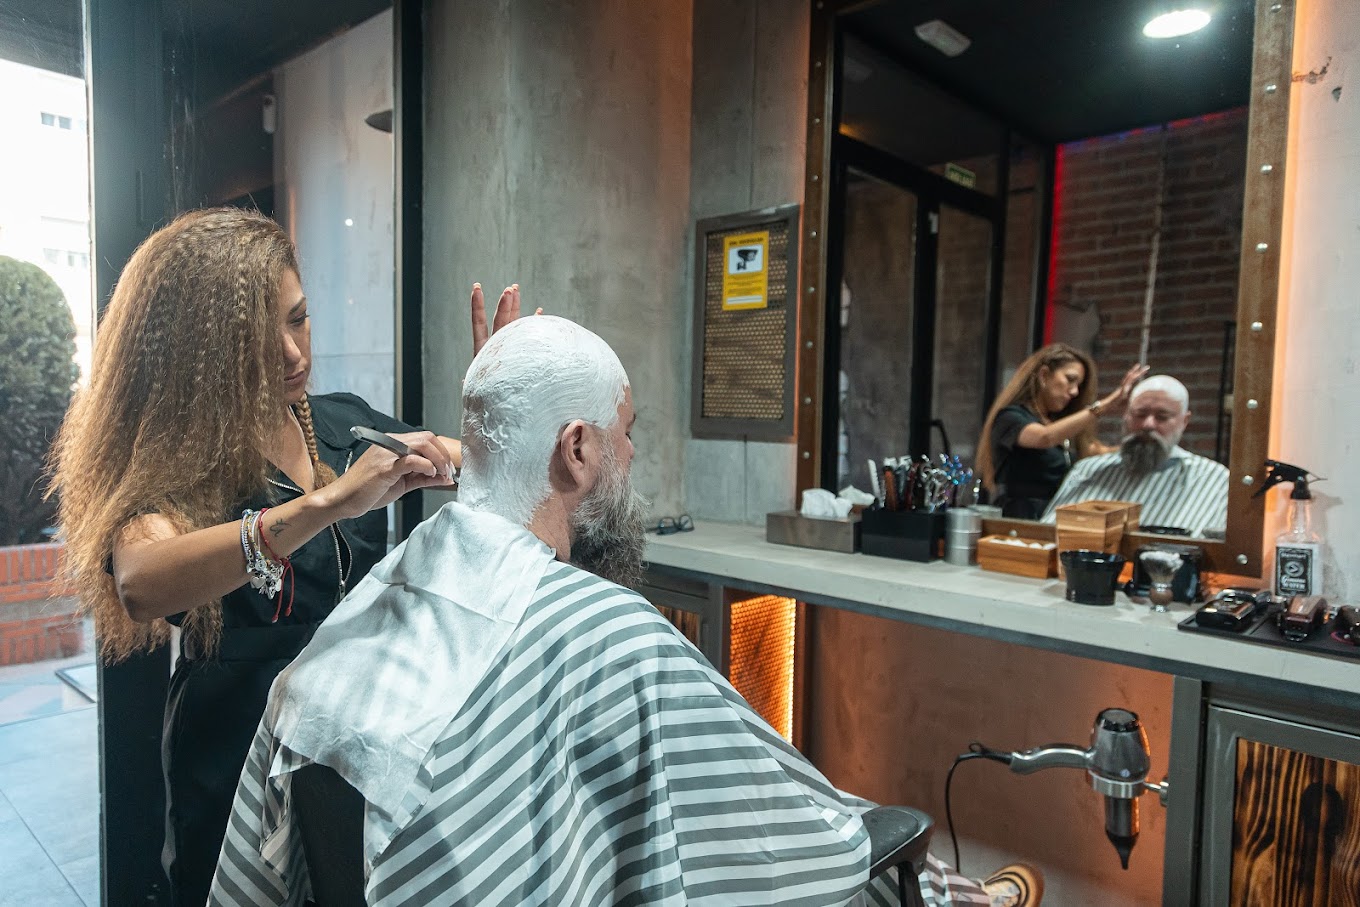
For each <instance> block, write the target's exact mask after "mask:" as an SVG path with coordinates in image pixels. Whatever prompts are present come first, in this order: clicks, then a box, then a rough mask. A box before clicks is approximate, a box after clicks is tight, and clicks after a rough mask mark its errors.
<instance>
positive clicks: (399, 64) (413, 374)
mask: <svg viewBox="0 0 1360 907" xmlns="http://www.w3.org/2000/svg"><path fill="white" fill-rule="evenodd" d="M392 13H393V15H392V22H393V26H392V33H393V47H392V80H393V84H392V139H393V146H392V147H393V151H392V166H393V186H394V187H395V191H396V198H395V199H394V203H395V205H396V220H395V230H394V231H393V232H394V234H395V239H396V250H395V256H394V259H393V260H394V261H395V263H396V274H395V275H394V278H395V279H394V286H395V290H396V303H397V304H396V315H397V324H396V370H397V374H396V388H397V418H398V419H401V420H402V421H403V422H406V423H408V424H411V425H420V424H421V423H422V422H424V421H425V376H424V336H423V322H424V297H425V281H424V276H425V269H424V232H423V227H424V217H425V213H424V206H423V204H422V202H423V191H424V183H425V0H395V2H394V3H393V6H392ZM423 497H424V496H423V495H422V494H421V492H419V491H415V492H411V493H410V494H407V495H406V496H405V497H403V498H402V499H401V500H399V501H397V515H396V528H397V538H398V539H399V540H400V539H404V538H406V536H408V535H409V534H410V533H411V530H412V529H414V528H415V527H416V525H417V524H418V523H419V522H420V521H421V520H422V519H423V518H424V515H425V513H424V500H423Z"/></svg>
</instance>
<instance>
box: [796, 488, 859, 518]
mask: <svg viewBox="0 0 1360 907" xmlns="http://www.w3.org/2000/svg"><path fill="white" fill-rule="evenodd" d="M850 506H851V504H850V502H849V501H846V500H842V499H841V498H838V497H836V496H835V495H834V494H832V493H831V492H829V491H827V490H826V489H824V488H809V489H808V490H807V491H805V492H803V507H802V509H801V510H800V511H799V512H800V513H801V514H802V515H803V516H805V517H811V518H812V519H815V520H838V519H842V518H844V517H846V516H848V515H849V513H850Z"/></svg>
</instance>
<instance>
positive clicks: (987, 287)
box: [929, 205, 993, 463]
mask: <svg viewBox="0 0 1360 907" xmlns="http://www.w3.org/2000/svg"><path fill="white" fill-rule="evenodd" d="M935 222H936V224H937V225H938V229H939V234H938V236H937V237H936V240H935V249H936V251H935V299H934V303H935V305H934V310H935V345H934V352H935V355H934V363H933V366H932V369H933V376H934V380H933V381H932V382H931V391H932V393H931V402H930V414H931V415H930V429H931V430H930V435H929V438H930V440H929V445H930V446H929V452H930V453H931V454H932V455H936V454H940V453H953V454H954V455H956V456H959V457H961V458H962V459H963V460H964V461H966V462H969V463H971V462H972V460H973V455H974V452H975V450H976V447H977V440H978V436H979V434H980V433H981V432H982V422H983V419H985V418H986V416H987V408H988V406H989V405H990V402H991V401H990V400H988V399H987V387H986V381H987V378H986V371H987V370H986V360H985V357H984V356H983V355H982V354H983V351H984V350H985V349H986V347H987V318H988V308H989V303H990V300H991V295H992V291H991V284H992V241H993V230H992V223H991V221H990V220H988V219H987V218H984V217H979V216H978V215H976V214H971V213H969V212H967V211H963V210H961V209H959V208H955V207H952V206H950V205H941V206H940V208H939V214H938V217H937V218H936V221H935Z"/></svg>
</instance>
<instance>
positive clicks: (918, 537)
mask: <svg viewBox="0 0 1360 907" xmlns="http://www.w3.org/2000/svg"><path fill="white" fill-rule="evenodd" d="M859 547H860V550H861V551H863V552H864V553H865V554H874V555H877V556H879V557H895V558H898V559H899V560H904V561H933V560H935V559H937V558H938V557H940V555H941V553H942V552H941V549H942V548H943V547H944V512H943V511H941V512H939V513H926V512H925V511H922V510H866V511H864V513H863V515H862V516H861V517H860V543H859Z"/></svg>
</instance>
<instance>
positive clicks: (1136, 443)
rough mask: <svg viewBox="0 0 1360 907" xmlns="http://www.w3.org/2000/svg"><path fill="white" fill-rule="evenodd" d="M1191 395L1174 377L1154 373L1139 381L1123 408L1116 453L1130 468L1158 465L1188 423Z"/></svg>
mask: <svg viewBox="0 0 1360 907" xmlns="http://www.w3.org/2000/svg"><path fill="white" fill-rule="evenodd" d="M1189 407H1190V395H1189V393H1187V392H1186V390H1185V385H1184V384H1181V383H1180V382H1179V381H1177V380H1176V379H1175V378H1170V377H1168V376H1166V375H1156V376H1154V377H1152V378H1148V379H1147V380H1145V381H1143V382H1142V383H1140V384H1139V385H1138V386H1137V387H1135V388H1134V390H1133V395H1132V396H1131V397H1130V398H1129V407H1128V409H1126V410H1125V411H1124V430H1125V432H1126V433H1125V435H1124V440H1123V441H1122V442H1120V445H1119V457H1120V459H1121V460H1122V461H1123V463H1124V466H1125V467H1126V468H1128V469H1130V470H1132V471H1133V472H1136V473H1139V474H1146V473H1149V472H1152V471H1153V470H1154V469H1160V468H1161V467H1162V465H1163V464H1165V463H1166V461H1167V460H1168V459H1170V457H1171V452H1172V450H1174V449H1175V448H1176V446H1177V445H1178V444H1180V442H1181V435H1183V434H1185V426H1186V425H1188V424H1189V423H1190V408H1189Z"/></svg>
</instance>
